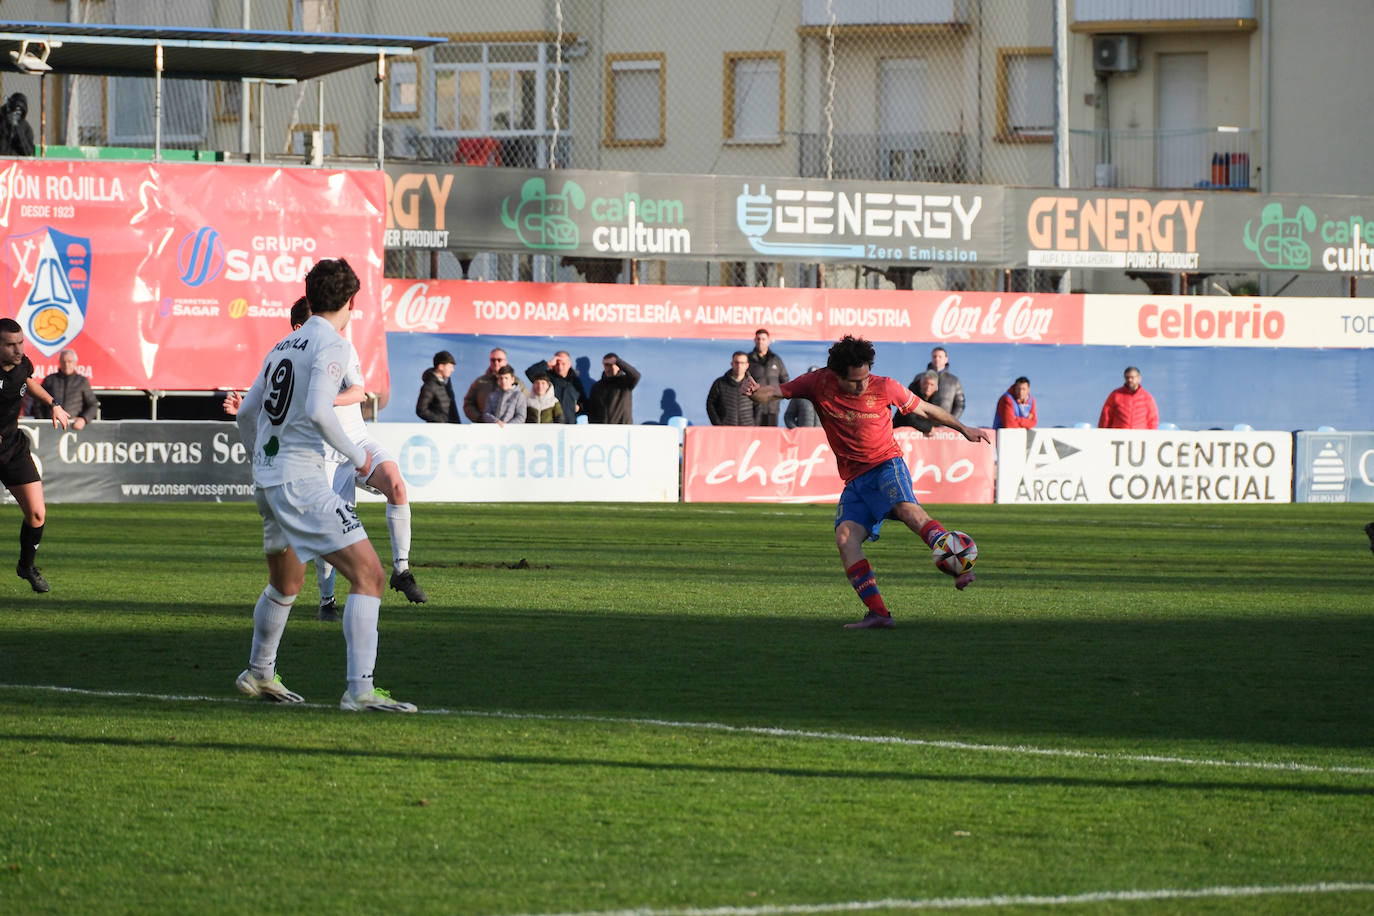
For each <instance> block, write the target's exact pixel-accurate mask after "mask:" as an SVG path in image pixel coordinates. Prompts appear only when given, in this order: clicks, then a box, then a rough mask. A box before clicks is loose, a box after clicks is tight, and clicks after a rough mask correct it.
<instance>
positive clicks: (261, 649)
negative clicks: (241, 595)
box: [248, 584, 296, 680]
mask: <svg viewBox="0 0 1374 916" xmlns="http://www.w3.org/2000/svg"><path fill="white" fill-rule="evenodd" d="M295 600H296V596H295V595H283V594H282V593H281V592H279V591H277V590H276V589H275V588H273V587H272V586H271V585H270V584H269V585H268V586H267V587H266V588H264V589H263V590H262V594H261V595H259V596H258V603H257V604H256V605H254V606H253V650H252V652H251V653H250V654H249V656H248V667H249V669H250V670H251V671H252V672H253V673H254V674H255V675H257V676H258V677H259V678H262V679H263V680H270V679H271V678H272V677H273V675H275V674H276V672H277V647H278V646H279V645H280V644H281V634H282V632H283V631H285V629H286V618H287V617H289V616H290V615H291V605H292V603H293V602H295Z"/></svg>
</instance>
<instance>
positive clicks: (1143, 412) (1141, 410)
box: [1097, 366, 1159, 429]
mask: <svg viewBox="0 0 1374 916" xmlns="http://www.w3.org/2000/svg"><path fill="white" fill-rule="evenodd" d="M1124 379H1125V382H1126V384H1124V385H1122V386H1121V387H1120V388H1118V389H1116V390H1115V391H1113V392H1112V393H1111V394H1109V395H1107V401H1106V403H1104V404H1103V405H1102V414H1101V416H1099V417H1098V418H1097V426H1098V428H1099V429H1159V408H1158V407H1156V406H1155V399H1154V398H1153V397H1152V396H1151V395H1150V392H1148V391H1146V390H1145V389H1144V388H1141V387H1140V370H1139V369H1137V368H1136V367H1135V366H1127V367H1126V372H1125V375H1124Z"/></svg>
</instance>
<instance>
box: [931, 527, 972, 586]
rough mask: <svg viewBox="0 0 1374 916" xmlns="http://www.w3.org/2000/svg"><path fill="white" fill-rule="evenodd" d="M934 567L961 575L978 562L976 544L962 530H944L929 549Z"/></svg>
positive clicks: (952, 574)
mask: <svg viewBox="0 0 1374 916" xmlns="http://www.w3.org/2000/svg"><path fill="white" fill-rule="evenodd" d="M930 556H931V559H933V560H934V561H935V568H936V569H938V570H940V572H943V573H949V574H950V575H951V576H962V575H963V574H964V573H966V572H968V571H969V570H970V569H972V568H973V564H974V563H976V562H978V545H977V544H975V543H973V538H971V537H969V536H968V535H967V534H964V532H962V531H946V532H945V533H944V534H942V535H940V536H939V537H938V538H936V539H935V546H933V547H932V548H931V549H930Z"/></svg>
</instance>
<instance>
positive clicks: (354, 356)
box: [325, 338, 369, 464]
mask: <svg viewBox="0 0 1374 916" xmlns="http://www.w3.org/2000/svg"><path fill="white" fill-rule="evenodd" d="M344 343H345V344H347V345H348V368H347V369H346V370H345V371H344V375H343V379H342V380H340V382H339V391H344V390H346V389H348V388H352V387H353V386H354V385H362V384H364V381H363V361H362V360H361V359H359V358H358V348H357V347H355V346H353V341H351V340H348V339H347V338H345V339H344ZM334 413H336V414H337V415H338V417H339V425H340V426H342V427H343V431H344V435H345V436H347V437H348V438H349V439H350V440H352V441H353V442H356V443H358V444H359V445H362V444H363V443H364V442H365V441H366V440H367V439H368V438H369V436H368V433H367V423H366V422H364V421H363V405H362V404H361V403H358V404H342V405H340V406H338V407H335V408H334ZM325 459H326V460H327V461H331V462H333V463H334V464H343V463H344V462H346V461H348V456H346V455H342V454H340V453H339V452H338V451H337V450H335V449H332V448H327V449H326V450H325Z"/></svg>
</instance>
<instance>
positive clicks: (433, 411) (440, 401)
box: [415, 369, 462, 423]
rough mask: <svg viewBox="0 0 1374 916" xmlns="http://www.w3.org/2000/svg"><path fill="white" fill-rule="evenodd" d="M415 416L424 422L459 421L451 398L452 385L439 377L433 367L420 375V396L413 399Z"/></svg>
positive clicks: (456, 406) (456, 409)
mask: <svg viewBox="0 0 1374 916" xmlns="http://www.w3.org/2000/svg"><path fill="white" fill-rule="evenodd" d="M415 416H417V417H419V418H420V419H421V420H424V421H425V422H426V423H460V422H462V421H461V420H459V419H458V405H457V404H456V403H455V402H454V399H453V385H452V383H451V382H450V381H449V380H448V379H444V378H439V375H438V373H436V372H435V371H434V370H433V369H426V370H425V372H424V374H423V375H421V376H420V396H419V397H418V398H416V400H415Z"/></svg>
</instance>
